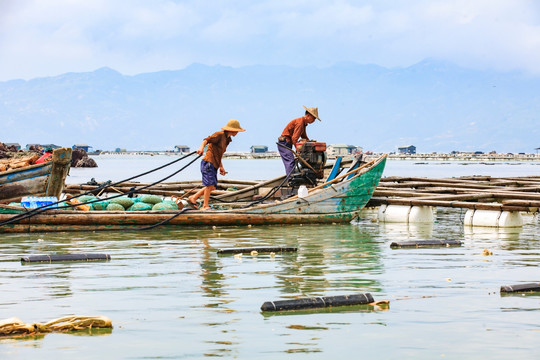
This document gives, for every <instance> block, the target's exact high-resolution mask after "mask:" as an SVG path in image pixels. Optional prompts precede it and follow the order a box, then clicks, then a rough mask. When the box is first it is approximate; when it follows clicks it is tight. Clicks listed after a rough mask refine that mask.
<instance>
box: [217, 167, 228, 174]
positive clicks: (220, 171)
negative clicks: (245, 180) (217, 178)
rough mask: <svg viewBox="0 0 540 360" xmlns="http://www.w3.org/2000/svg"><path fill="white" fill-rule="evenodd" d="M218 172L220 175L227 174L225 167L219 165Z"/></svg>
mask: <svg viewBox="0 0 540 360" xmlns="http://www.w3.org/2000/svg"><path fill="white" fill-rule="evenodd" d="M219 173H220V174H221V175H222V176H225V175H227V172H226V171H225V169H224V168H223V166H220V167H219Z"/></svg>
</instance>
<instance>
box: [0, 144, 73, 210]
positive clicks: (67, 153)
mask: <svg viewBox="0 0 540 360" xmlns="http://www.w3.org/2000/svg"><path fill="white" fill-rule="evenodd" d="M70 164H71V149H70V148H61V149H56V150H54V152H53V157H52V161H49V162H46V163H43V164H36V165H30V166H26V167H23V168H19V169H14V170H9V171H4V172H1V173H0V202H4V203H7V202H10V201H20V199H21V198H22V197H23V196H56V197H60V194H61V193H62V190H63V186H64V182H65V180H66V176H67V173H68V171H69V167H70Z"/></svg>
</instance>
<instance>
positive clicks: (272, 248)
mask: <svg viewBox="0 0 540 360" xmlns="http://www.w3.org/2000/svg"><path fill="white" fill-rule="evenodd" d="M252 251H257V252H259V253H265V252H266V253H269V252H274V253H277V252H295V251H298V248H295V247H286V246H253V247H246V248H226V249H219V250H218V251H217V253H218V254H240V253H242V254H250V253H251V252H252Z"/></svg>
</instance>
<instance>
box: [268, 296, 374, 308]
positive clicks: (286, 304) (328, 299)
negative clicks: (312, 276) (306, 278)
mask: <svg viewBox="0 0 540 360" xmlns="http://www.w3.org/2000/svg"><path fill="white" fill-rule="evenodd" d="M374 301H375V300H373V296H371V294H370V293H364V294H352V295H338V296H320V297H311V298H301V299H293V300H278V301H267V302H265V303H264V304H262V306H261V310H262V311H283V310H300V309H315V308H324V307H330V306H345V305H365V304H370V303H372V302H374Z"/></svg>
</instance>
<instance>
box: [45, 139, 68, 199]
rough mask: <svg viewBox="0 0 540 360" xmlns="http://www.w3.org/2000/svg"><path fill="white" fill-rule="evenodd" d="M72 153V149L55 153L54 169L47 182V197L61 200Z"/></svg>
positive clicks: (55, 151)
mask: <svg viewBox="0 0 540 360" xmlns="http://www.w3.org/2000/svg"><path fill="white" fill-rule="evenodd" d="M71 153H72V149H71V148H60V149H56V150H54V151H53V156H52V169H51V174H50V175H49V180H48V182H47V191H46V196H56V198H58V199H59V198H60V195H61V194H62V190H63V189H64V182H65V181H66V176H67V174H68V172H69V167H70V165H71Z"/></svg>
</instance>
